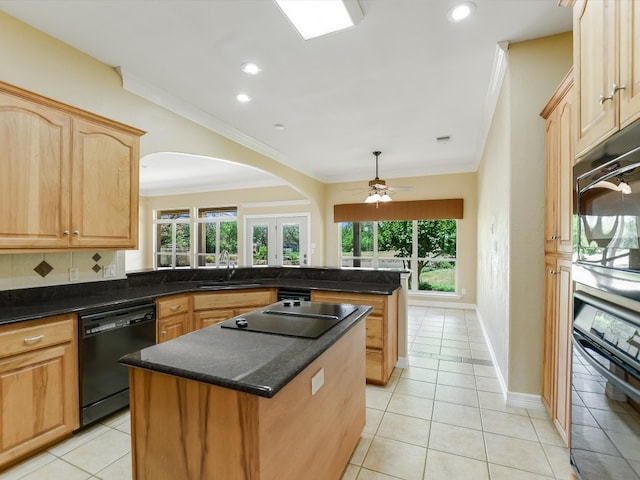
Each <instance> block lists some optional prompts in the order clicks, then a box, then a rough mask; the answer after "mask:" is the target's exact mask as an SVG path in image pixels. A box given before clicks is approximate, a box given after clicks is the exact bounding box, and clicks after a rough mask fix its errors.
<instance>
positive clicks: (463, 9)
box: [447, 2, 476, 23]
mask: <svg viewBox="0 0 640 480" xmlns="http://www.w3.org/2000/svg"><path fill="white" fill-rule="evenodd" d="M475 8H476V5H475V3H473V2H463V3H459V4H457V5H456V6H454V7H453V8H452V9H451V10H449V13H448V14H447V20H449V21H450V22H453V23H457V22H461V21H462V20H464V19H465V18H467V17H468V16H469V15H471V12H473V10H474V9H475Z"/></svg>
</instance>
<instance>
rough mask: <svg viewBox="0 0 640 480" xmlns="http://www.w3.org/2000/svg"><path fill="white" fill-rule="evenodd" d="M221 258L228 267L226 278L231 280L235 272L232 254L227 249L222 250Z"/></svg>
mask: <svg viewBox="0 0 640 480" xmlns="http://www.w3.org/2000/svg"><path fill="white" fill-rule="evenodd" d="M220 258H221V260H222V261H223V262H224V263H225V265H226V267H227V275H226V280H227V281H229V280H231V277H233V274H234V273H235V265H233V263H232V262H231V255H229V252H228V251H227V250H222V252H220Z"/></svg>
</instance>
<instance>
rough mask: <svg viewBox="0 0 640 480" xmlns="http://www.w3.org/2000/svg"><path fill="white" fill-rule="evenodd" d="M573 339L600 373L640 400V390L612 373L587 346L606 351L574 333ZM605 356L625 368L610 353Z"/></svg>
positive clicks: (579, 349)
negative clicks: (596, 358)
mask: <svg viewBox="0 0 640 480" xmlns="http://www.w3.org/2000/svg"><path fill="white" fill-rule="evenodd" d="M572 341H573V345H574V346H575V347H576V349H577V350H578V352H580V354H582V356H583V357H584V359H585V360H586V361H587V362H589V364H590V365H591V366H592V367H593V368H595V369H596V370H597V371H598V373H600V375H602V376H603V377H604V378H606V379H607V381H609V382H611V383H613V384H614V385H616V386H618V387H620V388H621V389H622V390H623V391H624V393H626V394H627V395H628V396H630V397H631V398H632V399H634V400H635V401H636V402H640V390H638V389H637V388H635V387H634V386H633V385H630V384H629V383H627V382H625V381H624V380H622V379H621V378H619V377H617V376H615V375H614V374H613V373H611V372H610V371H609V370H607V369H606V368H605V367H604V366H602V365H601V364H600V363H598V361H597V360H595V359H594V358H593V357H592V356H591V355H590V354H589V352H587V348H589V349H591V350H594V351H596V352H598V353H600V354H604V352H602V351H600V350H599V349H597V348H595V347H594V346H593V345H591V344H590V343H589V342H587V341H586V340H583V339H580V338H577V337H576V335H575V334H574V335H573V338H572ZM604 356H606V357H607V358H608V359H609V361H610V362H612V363H614V364H616V365H617V366H619V367H620V368H623V369H624V367H623V366H622V365H620V362H618V361H616V360H615V359H612V358H611V357H610V356H608V355H604Z"/></svg>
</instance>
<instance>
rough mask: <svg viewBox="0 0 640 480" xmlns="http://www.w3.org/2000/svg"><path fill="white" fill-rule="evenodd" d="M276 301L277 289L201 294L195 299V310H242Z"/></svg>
mask: <svg viewBox="0 0 640 480" xmlns="http://www.w3.org/2000/svg"><path fill="white" fill-rule="evenodd" d="M275 301H276V295H275V289H272V288H258V289H248V290H240V291H237V292H211V293H201V294H198V295H194V297H193V309H194V310H214V309H217V308H242V307H249V306H252V307H255V308H252V309H251V310H255V309H256V308H258V307H263V306H265V305H269V304H271V303H274V302H275Z"/></svg>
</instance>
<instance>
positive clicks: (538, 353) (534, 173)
mask: <svg viewBox="0 0 640 480" xmlns="http://www.w3.org/2000/svg"><path fill="white" fill-rule="evenodd" d="M572 64H573V36H572V34H571V32H569V33H566V34H561V35H554V36H551V37H544V38H540V39H537V40H532V41H529V42H522V43H517V44H514V45H512V46H510V47H509V69H510V71H511V92H510V93H511V121H512V128H511V182H512V189H511V195H510V205H511V214H510V221H511V228H510V233H511V240H510V243H511V247H510V259H509V262H510V264H511V267H510V272H511V290H510V296H511V302H510V304H509V318H510V334H509V343H510V345H509V378H508V389H509V391H510V392H518V393H525V394H532V395H540V388H541V376H542V338H543V331H542V323H543V321H542V319H543V301H544V292H543V289H544V206H545V205H544V185H545V169H544V164H545V147H544V120H543V119H542V118H541V117H540V111H541V110H542V109H543V108H544V106H545V105H546V103H547V102H548V101H549V98H551V95H552V94H553V92H554V90H555V89H556V88H557V86H558V85H559V84H560V81H561V80H562V79H563V78H564V76H565V75H566V74H567V72H568V71H569V69H570V68H571V65H572ZM532 80H534V81H532Z"/></svg>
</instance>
